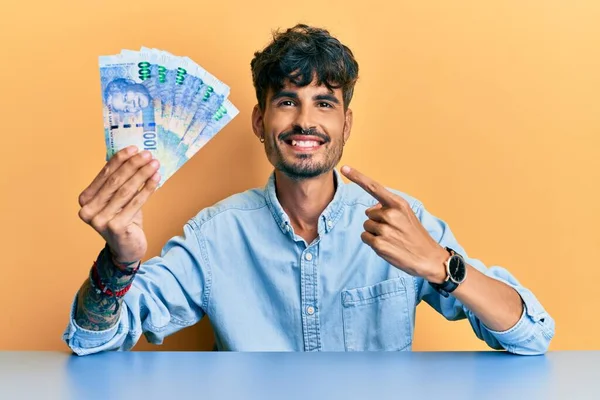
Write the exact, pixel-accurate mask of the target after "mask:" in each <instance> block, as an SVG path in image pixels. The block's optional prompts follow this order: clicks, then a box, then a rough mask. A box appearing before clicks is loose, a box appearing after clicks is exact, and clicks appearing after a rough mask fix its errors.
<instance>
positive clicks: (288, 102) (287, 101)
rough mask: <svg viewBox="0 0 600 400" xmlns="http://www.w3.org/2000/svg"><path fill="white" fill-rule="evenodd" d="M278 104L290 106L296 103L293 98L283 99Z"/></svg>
mask: <svg viewBox="0 0 600 400" xmlns="http://www.w3.org/2000/svg"><path fill="white" fill-rule="evenodd" d="M278 105H279V106H283V107H290V106H293V105H294V102H293V101H291V100H283V101H280V102H279V104H278Z"/></svg>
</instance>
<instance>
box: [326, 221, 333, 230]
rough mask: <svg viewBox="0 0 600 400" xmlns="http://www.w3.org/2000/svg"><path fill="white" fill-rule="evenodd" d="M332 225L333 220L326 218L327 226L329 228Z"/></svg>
mask: <svg viewBox="0 0 600 400" xmlns="http://www.w3.org/2000/svg"><path fill="white" fill-rule="evenodd" d="M332 226H333V222H332V221H331V220H327V227H328V228H329V229H331V227H332Z"/></svg>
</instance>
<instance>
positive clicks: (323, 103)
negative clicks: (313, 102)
mask: <svg viewBox="0 0 600 400" xmlns="http://www.w3.org/2000/svg"><path fill="white" fill-rule="evenodd" d="M318 105H319V107H323V108H333V106H332V105H331V104H329V103H327V102H324V101H322V102H320V103H319V104H318Z"/></svg>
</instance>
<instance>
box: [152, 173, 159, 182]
mask: <svg viewBox="0 0 600 400" xmlns="http://www.w3.org/2000/svg"><path fill="white" fill-rule="evenodd" d="M152 180H153V181H154V182H158V181H160V174H158V173H157V174H154V175H152Z"/></svg>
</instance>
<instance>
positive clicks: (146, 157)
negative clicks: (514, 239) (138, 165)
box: [142, 150, 152, 159]
mask: <svg viewBox="0 0 600 400" xmlns="http://www.w3.org/2000/svg"><path fill="white" fill-rule="evenodd" d="M151 155H152V154H150V152H149V151H147V150H144V151H142V157H143V158H145V159H148V158H150V156H151Z"/></svg>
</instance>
